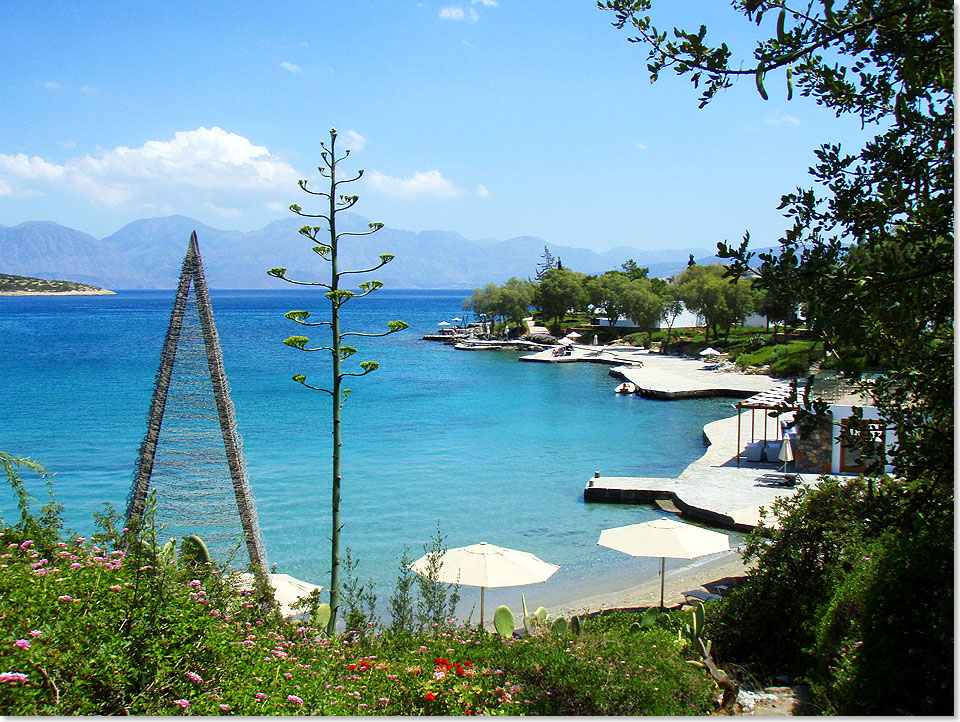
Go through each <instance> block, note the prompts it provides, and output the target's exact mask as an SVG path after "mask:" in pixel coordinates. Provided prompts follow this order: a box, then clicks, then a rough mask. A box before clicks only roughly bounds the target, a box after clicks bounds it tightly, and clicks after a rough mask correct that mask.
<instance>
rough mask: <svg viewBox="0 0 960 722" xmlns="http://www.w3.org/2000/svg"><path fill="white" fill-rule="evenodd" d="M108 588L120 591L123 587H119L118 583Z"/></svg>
mask: <svg viewBox="0 0 960 722" xmlns="http://www.w3.org/2000/svg"><path fill="white" fill-rule="evenodd" d="M110 589H112V590H113V591H115V592H122V591H123V587H121V586H120V585H119V584H114V585H113V586H112V587H110Z"/></svg>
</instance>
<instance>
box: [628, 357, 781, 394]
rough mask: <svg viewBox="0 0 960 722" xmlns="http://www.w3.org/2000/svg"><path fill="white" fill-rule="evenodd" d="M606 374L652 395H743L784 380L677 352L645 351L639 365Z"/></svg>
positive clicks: (754, 392)
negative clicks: (723, 368) (719, 368)
mask: <svg viewBox="0 0 960 722" xmlns="http://www.w3.org/2000/svg"><path fill="white" fill-rule="evenodd" d="M610 375H611V376H615V377H617V378H619V379H623V380H624V381H629V382H630V383H632V384H634V385H636V387H637V389H638V391H637V393H639V394H640V395H641V396H647V397H650V398H656V399H689V398H696V397H702V396H729V397H732V398H741V399H742V398H747V397H748V396H753V395H754V394H758V393H760V392H761V391H766V390H767V389H770V388H774V387H776V386H786V385H787V383H788V382H786V381H784V380H782V379H776V378H773V377H772V376H767V375H765V374H745V373H740V372H738V371H715V370H710V369H709V368H707V364H705V363H704V362H703V361H700V360H697V359H692V358H681V357H678V356H660V355H659V354H648V355H647V356H646V357H644V359H643V366H641V367H636V366H632V365H624V366H615V367H614V368H611V369H610Z"/></svg>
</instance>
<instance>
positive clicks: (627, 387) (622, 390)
mask: <svg viewBox="0 0 960 722" xmlns="http://www.w3.org/2000/svg"><path fill="white" fill-rule="evenodd" d="M615 391H616V392H617V393H618V394H635V393H637V385H636V384H632V383H630V382H629V381H624V382H623V383H622V384H620V385H619V386H617V388H616V389H615Z"/></svg>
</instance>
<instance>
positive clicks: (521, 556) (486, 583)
mask: <svg viewBox="0 0 960 722" xmlns="http://www.w3.org/2000/svg"><path fill="white" fill-rule="evenodd" d="M430 560H431V555H430V554H425V555H423V556H422V557H420V558H419V559H417V561H415V562H414V563H413V564H411V565H410V569H412V570H413V571H415V572H416V573H417V574H419V575H420V576H422V577H427V578H429V577H430V566H431V565H430ZM439 561H440V568H439V570H438V571H437V573H436V581H438V582H444V583H446V584H466V585H467V586H471V587H480V626H481V627H482V626H483V593H484V590H486V589H487V588H495V587H519V586H522V585H524V584H538V583H540V582H545V581H547V579H549V578H550V577H551V576H553V573H554V572H556V571H557V570H558V569H559V568H560V567H558V566H557V565H556V564H551V563H550V562H545V561H543V560H542V559H540V558H539V557H536V556H534V555H533V554H531V553H530V552H521V551H517V550H516V549H506V548H504V547H498V546H497V545H495V544H487V543H486V542H480V543H479V544H471V545H470V546H465V547H457V548H456V549H448V550H447V551H445V552H444V553H443V554H442V555H440V558H439Z"/></svg>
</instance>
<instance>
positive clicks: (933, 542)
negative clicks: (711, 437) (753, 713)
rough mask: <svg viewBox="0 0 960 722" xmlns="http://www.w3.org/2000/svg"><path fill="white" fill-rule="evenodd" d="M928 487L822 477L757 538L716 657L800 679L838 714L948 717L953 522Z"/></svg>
mask: <svg viewBox="0 0 960 722" xmlns="http://www.w3.org/2000/svg"><path fill="white" fill-rule="evenodd" d="M931 487H932V485H929V484H914V485H911V486H909V487H908V486H906V485H905V484H904V483H903V482H898V481H894V480H891V479H886V478H884V479H872V480H871V479H867V478H863V477H861V478H857V479H850V480H843V481H838V480H835V479H824V480H822V481H821V484H820V486H819V487H818V488H816V489H811V488H806V487H805V488H802V489H801V490H800V491H799V492H798V493H797V494H796V495H795V496H794V497H792V498H790V499H782V500H780V501H778V502H777V503H776V504H775V505H774V509H775V510H776V511H777V513H778V515H779V516H780V518H781V528H780V529H776V530H767V531H766V532H765V533H766V534H767V535H768V536H769V538H768V539H767V538H765V537H764V536H763V535H762V534H761V533H760V532H754V533H752V534H751V535H750V536H749V537H748V538H747V545H746V556H747V557H748V558H749V559H753V560H755V561H756V566H755V567H754V568H753V569H752V570H751V571H750V572H749V577H748V582H747V584H745V585H743V586H742V587H740V588H739V589H737V590H736V591H734V592H733V593H731V594H730V595H729V596H728V597H727V598H725V599H724V600H723V601H721V602H719V603H718V604H717V605H715V607H714V612H713V614H712V617H711V630H712V631H711V634H712V635H713V637H714V640H715V644H716V651H717V653H718V655H720V656H721V657H723V658H724V659H729V660H732V661H735V662H737V663H739V664H741V665H744V666H745V667H747V668H750V669H751V671H752V672H754V673H756V674H757V675H758V676H760V677H765V678H770V677H772V676H774V675H778V674H781V673H784V672H788V673H791V674H794V675H800V676H805V677H806V678H807V679H808V680H809V681H810V682H811V685H812V688H813V690H814V691H815V692H816V693H817V695H818V700H817V702H818V704H820V705H821V706H822V707H823V708H824V709H825V710H828V711H830V712H833V713H838V714H857V713H861V714H862V713H864V712H871V713H880V714H891V713H903V712H907V713H911V714H952V709H953V657H952V645H953V619H952V617H953V611H952V602H953V591H952V590H953V573H952V563H953V536H952V533H953V532H952V528H953V521H952V519H953V517H952V495H951V499H950V500H945V499H938V498H937V497H936V492H934V491H932V490H931Z"/></svg>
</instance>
